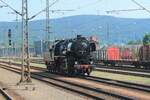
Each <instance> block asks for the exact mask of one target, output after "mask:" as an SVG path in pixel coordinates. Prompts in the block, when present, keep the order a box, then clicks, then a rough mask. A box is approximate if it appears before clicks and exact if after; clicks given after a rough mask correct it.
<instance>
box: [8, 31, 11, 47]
mask: <svg viewBox="0 0 150 100" xmlns="http://www.w3.org/2000/svg"><path fill="white" fill-rule="evenodd" d="M8 39H9V40H8V41H9V43H8V44H9V46H11V29H9V30H8Z"/></svg>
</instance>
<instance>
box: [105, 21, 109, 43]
mask: <svg viewBox="0 0 150 100" xmlns="http://www.w3.org/2000/svg"><path fill="white" fill-rule="evenodd" d="M106 32H107V36H106V37H107V39H106V40H107V43H108V44H107V45H109V44H110V43H109V42H110V36H109V35H110V33H109V24H108V23H107V26H106Z"/></svg>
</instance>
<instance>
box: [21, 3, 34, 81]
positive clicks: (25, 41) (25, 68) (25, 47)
mask: <svg viewBox="0 0 150 100" xmlns="http://www.w3.org/2000/svg"><path fill="white" fill-rule="evenodd" d="M28 21H29V20H28V0H22V75H21V80H20V83H23V82H27V83H31V82H32V81H31V75H30V74H31V73H30V60H29V37H28ZM25 63H26V65H25Z"/></svg>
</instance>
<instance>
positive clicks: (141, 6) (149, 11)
mask: <svg viewBox="0 0 150 100" xmlns="http://www.w3.org/2000/svg"><path fill="white" fill-rule="evenodd" d="M131 1H132V2H133V3H135V4H136V5H138V6H139V7H140V8H142V9H143V10H145V11H147V12H148V13H149V14H150V10H149V9H147V8H146V7H144V6H143V5H141V4H140V3H138V2H137V1H135V0H131Z"/></svg>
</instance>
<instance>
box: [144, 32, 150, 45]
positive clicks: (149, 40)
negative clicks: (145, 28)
mask: <svg viewBox="0 0 150 100" xmlns="http://www.w3.org/2000/svg"><path fill="white" fill-rule="evenodd" d="M143 44H144V45H150V33H147V34H145V36H144V38H143Z"/></svg>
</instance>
